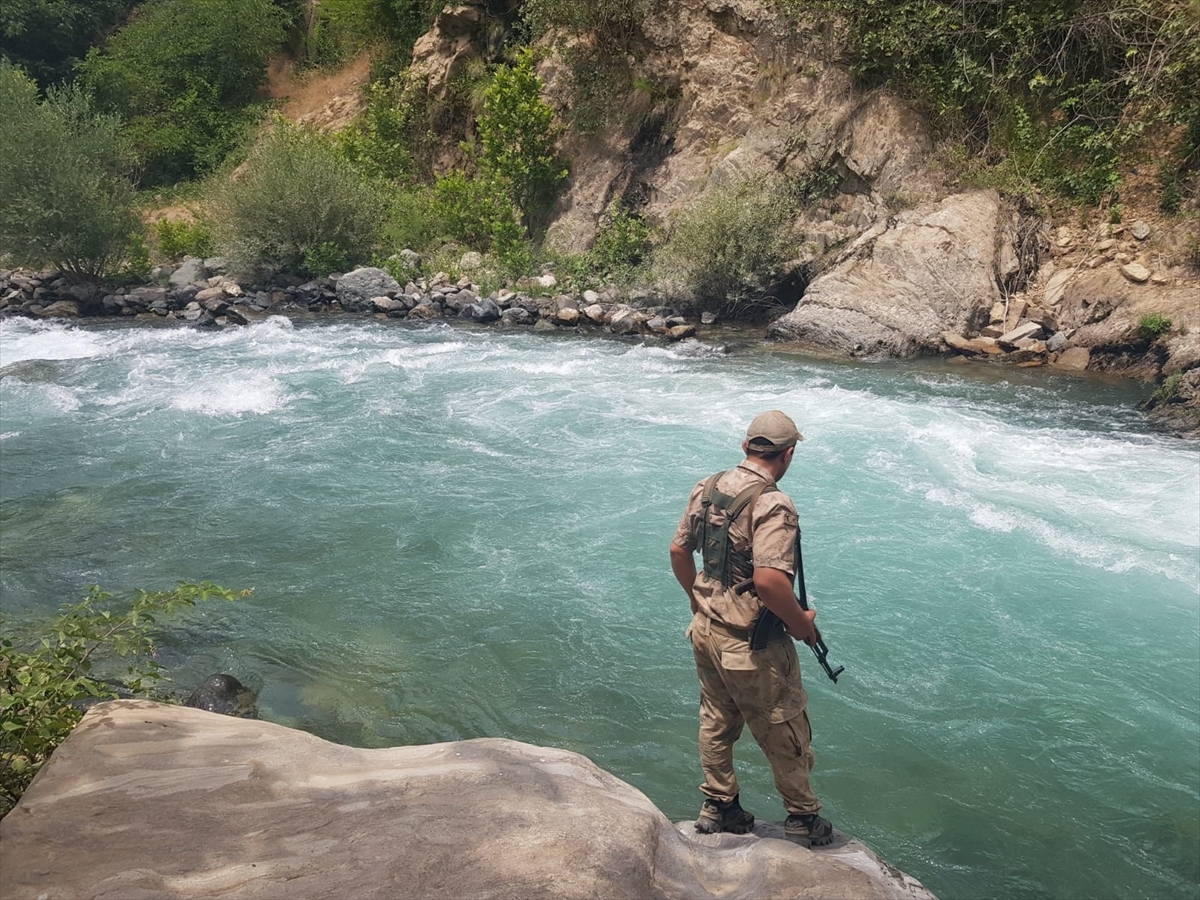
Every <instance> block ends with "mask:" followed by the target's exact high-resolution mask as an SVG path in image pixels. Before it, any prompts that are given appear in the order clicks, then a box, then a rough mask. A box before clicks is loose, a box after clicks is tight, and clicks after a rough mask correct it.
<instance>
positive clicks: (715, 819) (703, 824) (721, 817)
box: [696, 797, 754, 834]
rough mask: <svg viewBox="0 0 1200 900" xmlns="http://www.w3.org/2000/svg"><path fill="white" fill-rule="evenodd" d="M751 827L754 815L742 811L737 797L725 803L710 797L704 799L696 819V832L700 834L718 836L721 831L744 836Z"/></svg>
mask: <svg viewBox="0 0 1200 900" xmlns="http://www.w3.org/2000/svg"><path fill="white" fill-rule="evenodd" d="M753 827H754V815H753V814H752V813H748V812H746V811H745V810H744V809H742V804H741V803H739V802H738V798H737V797H734V798H733V799H732V800H730V801H728V802H726V803H722V802H721V801H719V800H713V799H712V798H711V797H710V798H708V799H706V800H705V801H704V804H703V805H702V806H701V807H700V816H699V818H697V819H696V830H697V831H698V832H700V833H701V834H718V833H719V832H722V831H728V832H729V833H730V834H745V833H746V832H747V831H749V830H750V829H751V828H753Z"/></svg>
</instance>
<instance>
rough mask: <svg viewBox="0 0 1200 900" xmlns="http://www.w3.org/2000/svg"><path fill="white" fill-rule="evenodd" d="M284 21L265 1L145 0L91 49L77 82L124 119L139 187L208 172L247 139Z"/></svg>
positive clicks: (279, 10) (104, 107)
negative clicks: (139, 170) (135, 154)
mask: <svg viewBox="0 0 1200 900" xmlns="http://www.w3.org/2000/svg"><path fill="white" fill-rule="evenodd" d="M284 21H285V14H284V12H283V10H281V9H280V8H279V7H278V6H276V5H275V4H274V3H273V2H272V0H149V2H147V3H145V4H143V5H142V6H141V7H140V9H139V11H138V15H137V16H136V17H135V18H134V19H132V20H131V21H130V23H129V24H128V25H126V26H125V27H124V28H122V29H121V30H120V31H118V32H117V33H116V34H114V35H113V36H112V38H110V39H109V41H108V43H107V45H106V46H105V47H104V48H102V49H100V48H95V49H93V50H92V51H90V52H89V53H88V55H87V58H86V59H85V60H84V61H83V62H82V63H80V65H79V75H80V79H81V80H82V82H83V84H84V85H85V86H86V87H87V89H88V90H90V91H91V92H92V93H93V94H94V95H95V98H96V102H97V103H98V104H99V106H100V107H101V108H102V109H104V110H107V111H111V112H115V113H118V114H120V115H121V116H122V117H123V118H124V119H125V121H126V123H127V125H128V128H129V134H130V136H131V137H132V138H133V140H134V142H135V143H136V145H137V147H138V150H139V152H140V153H141V155H142V158H143V161H144V172H143V183H146V184H165V183H170V182H173V181H179V180H184V179H189V178H194V177H196V176H198V175H203V174H206V173H209V172H211V171H213V170H214V169H215V168H216V167H217V166H218V165H220V163H221V162H222V161H223V160H224V159H225V157H226V156H227V155H228V154H229V152H230V151H231V150H233V149H234V148H235V147H237V146H238V145H239V144H240V143H241V142H242V141H243V140H244V138H245V135H246V133H247V129H248V128H249V127H250V126H252V125H253V124H254V123H255V122H256V121H257V119H258V116H259V112H258V109H259V107H258V103H257V101H258V96H257V89H258V86H259V84H260V83H261V82H262V81H263V78H264V77H265V75H266V61H267V56H268V54H270V53H271V52H273V51H274V50H275V49H276V48H278V47H279V45H280V44H281V43H282V41H283V38H284Z"/></svg>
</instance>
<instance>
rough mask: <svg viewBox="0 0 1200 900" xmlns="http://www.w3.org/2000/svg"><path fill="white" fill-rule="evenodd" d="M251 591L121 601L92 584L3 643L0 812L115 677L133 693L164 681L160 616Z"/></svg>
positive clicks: (188, 589) (106, 695)
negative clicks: (27, 635)
mask: <svg viewBox="0 0 1200 900" xmlns="http://www.w3.org/2000/svg"><path fill="white" fill-rule="evenodd" d="M249 593H250V591H238V592H235V591H229V590H226V589H225V588H222V587H218V586H217V585H215V584H212V583H210V582H202V583H200V584H187V583H182V582H181V583H180V584H179V586H178V587H176V588H175V589H174V590H170V591H153V592H151V591H144V590H138V591H135V592H134V594H133V596H132V597H131V598H126V599H120V598H117V597H114V596H113V595H112V594H110V593H108V592H106V591H102V590H101V589H100V588H98V587H91V588H89V589H88V593H87V596H86V597H85V598H84V599H83V600H82V601H81V602H79V603H77V604H74V605H72V606H67V607H65V608H64V609H63V610H62V611H61V612H60V613H59V615H58V616H57V618H55V619H54V621H52V622H51V623H50V624H49V625H48V626H47V627H46V628H44V629H42V630H41V631H40V632H39V633H37V634H36V635H33V636H31V639H30V640H29V641H28V642H18V641H16V640H14V639H13V638H11V637H8V636H6V637H4V638H3V639H2V640H0V815H3V814H5V813H7V812H8V811H9V810H10V809H12V807H13V804H15V803H16V802H17V800H18V799H19V798H20V796H21V794H22V792H24V790H25V788H26V787H28V785H29V782H30V781H31V780H32V779H33V776H34V775H36V774H37V772H38V770H39V769H40V768H41V767H42V765H44V764H45V762H46V760H47V759H48V758H49V757H50V754H51V753H52V752H53V751H54V748H55V747H57V746H58V745H59V744H60V743H62V741H63V740H64V739H65V738H66V736H67V735H68V734H70V732H71V729H72V728H74V727H75V724H76V723H77V722H78V721H79V719H80V718H81V717H82V713H81V712H80V709H79V706H78V704H79V703H80V702H81V701H86V700H93V699H115V698H116V696H117V694H116V692H115V690H114V689H113V682H112V681H111V680H110V679H112V678H117V677H119V678H120V679H121V681H122V683H123V684H124V686H125V687H126V688H127V689H128V691H129V692H130V693H132V694H133V695H134V696H152V692H153V689H154V686H155V684H156V683H157V682H158V681H159V680H160V679H161V678H162V677H163V673H162V666H161V665H159V663H158V662H157V661H156V659H155V655H156V654H155V650H154V641H153V637H152V632H153V627H154V626H155V625H156V623H157V618H158V617H159V616H164V615H171V614H173V613H175V612H177V611H178V610H180V609H183V608H185V607H190V606H194V605H195V604H196V603H198V602H200V601H202V600H207V599H210V598H217V599H223V600H234V599H236V598H238V597H244V596H247V595H248V594H249ZM118 662H123V663H124V665H125V671H124V672H123V673H121V672H120V671H119V666H118V665H117V664H118Z"/></svg>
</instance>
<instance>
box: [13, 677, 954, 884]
mask: <svg viewBox="0 0 1200 900" xmlns="http://www.w3.org/2000/svg"><path fill="white" fill-rule="evenodd" d="M481 823H485V824H486V827H482V826H481ZM690 829H691V825H690V823H682V824H681V825H680V826H678V827H677V826H674V825H672V823H671V822H670V820H668V819H667V818H666V816H664V815H663V814H662V813H661V812H660V811H659V810H658V809H657V808H656V807H655V806H654V805H653V804H652V803H651V802H650V801H649V800H648V799H647V798H646V796H645V795H644V794H642V793H641V792H640V791H638V790H636V789H635V788H633V787H631V786H630V785H628V784H626V783H625V782H623V781H621V780H620V779H618V778H616V777H615V776H613V775H611V774H609V773H608V772H605V771H604V770H603V769H601V768H599V767H598V766H596V765H595V764H594V763H592V762H591V761H590V760H588V759H587V758H586V757H583V756H580V755H579V754H577V753H572V752H570V751H567V750H559V749H555V748H548V747H537V746H534V745H531V744H523V743H519V742H517V741H510V740H504V739H498V738H480V739H476V740H468V741H457V742H451V743H443V744H431V745H427V746H409V747H391V748H384V749H361V748H356V747H344V746H339V745H337V744H331V743H329V742H327V741H324V740H322V739H320V738H318V737H315V736H314V735H311V734H306V733H304V732H301V731H295V730H292V729H289V728H285V727H283V726H281V725H275V724H272V723H269V722H262V721H259V720H255V719H238V718H228V717H223V716H214V715H212V714H211V713H209V712H204V711H201V710H198V709H189V708H187V707H178V706H167V705H165V704H158V703H152V702H149V701H144V700H142V701H139V700H123V701H115V702H109V703H101V704H98V705H96V706H95V707H93V708H92V709H91V710H90V711H89V712H88V713H87V714H86V715H85V716H84V718H83V720H82V721H81V722H80V724H79V725H78V726H77V727H76V728H75V730H74V731H73V732H72V733H71V735H70V736H69V737H68V738H67V740H66V741H65V742H63V744H62V745H61V746H60V747H59V748H58V749H57V750H56V751H55V753H54V757H53V759H52V760H51V761H50V763H49V765H47V766H46V767H45V768H44V769H43V770H42V772H41V773H40V774H39V775H38V777H37V779H36V780H35V781H34V783H33V784H32V785H31V786H30V787H29V789H28V790H27V791H26V793H25V795H24V797H23V798H22V799H21V801H20V803H18V805H17V807H16V809H14V811H13V812H11V813H10V814H9V815H7V816H6V817H5V818H4V819H3V821H0V843H2V844H3V847H4V865H3V866H2V867H0V896H3V897H5V898H6V900H33V898H36V897H72V898H85V897H88V898H99V897H105V898H118V897H120V898H125V897H173V898H190V897H237V898H239V900H267V898H272V900H273V898H279V897H299V898H318V897H329V898H333V897H338V898H341V897H352V898H360V897H362V898H366V897H379V898H383V897H389V898H390V897H397V896H402V897H421V898H429V900H441V898H454V900H458V898H462V897H472V898H484V897H491V898H515V897H520V898H528V900H541V898H545V900H550V898H555V900H557V898H568V900H569V898H584V897H604V898H618V897H628V898H633V897H647V898H649V897H654V898H659V900H674V898H679V900H683V898H696V900H700V898H715V897H727V898H739V897H740V898H761V897H789V898H813V900H815V898H862V900H933V896H932V895H931V894H930V893H929V892H928V891H927V890H925V889H924V888H923V887H922V886H921V884H920V883H919V882H917V881H916V880H915V879H913V878H911V877H909V876H907V875H905V874H903V873H901V872H899V871H897V870H896V869H894V868H892V867H891V866H889V865H887V864H886V863H884V862H883V861H881V860H880V859H879V858H878V857H876V856H875V855H874V854H873V853H871V851H870V850H869V849H868V848H867V847H865V846H864V845H863V844H861V843H859V842H858V841H856V840H853V839H851V838H849V837H848V836H845V835H842V834H840V833H839V834H838V839H837V840H836V841H835V843H834V844H833V845H832V846H830V847H828V848H822V849H819V850H808V849H805V848H803V847H800V846H798V845H796V844H793V843H791V842H789V841H787V840H785V839H783V836H782V833H781V832H782V829H781V827H780V826H779V825H778V824H775V823H759V824H757V825H756V826H755V830H754V833H753V834H748V835H731V834H719V835H697V834H695V833H694V832H692V831H691V830H690Z"/></svg>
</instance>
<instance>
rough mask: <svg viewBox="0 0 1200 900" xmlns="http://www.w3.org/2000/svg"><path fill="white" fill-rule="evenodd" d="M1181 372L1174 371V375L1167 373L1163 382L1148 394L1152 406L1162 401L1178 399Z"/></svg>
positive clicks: (1180, 386) (1181, 384)
mask: <svg viewBox="0 0 1200 900" xmlns="http://www.w3.org/2000/svg"><path fill="white" fill-rule="evenodd" d="M1182 387H1183V374H1182V373H1181V372H1176V373H1175V374H1174V375H1168V376H1167V377H1166V378H1165V379H1164V380H1163V383H1162V384H1160V385H1159V386H1158V387H1156V388H1155V389H1154V393H1153V394H1151V395H1150V403H1151V404H1152V405H1153V406H1158V405H1160V404H1163V403H1171V402H1173V401H1175V400H1178V399H1179V397H1180V394H1181V393H1182V390H1181V389H1182Z"/></svg>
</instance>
